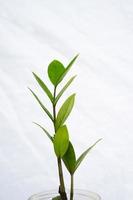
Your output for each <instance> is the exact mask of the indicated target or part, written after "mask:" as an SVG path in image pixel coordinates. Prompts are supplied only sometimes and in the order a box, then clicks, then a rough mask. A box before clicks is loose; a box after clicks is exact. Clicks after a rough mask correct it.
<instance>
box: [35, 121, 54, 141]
mask: <svg viewBox="0 0 133 200" xmlns="http://www.w3.org/2000/svg"><path fill="white" fill-rule="evenodd" d="M33 123H34V124H36V125H37V126H39V127H40V128H41V129H42V130H43V131H44V133H45V134H46V135H47V136H48V138H49V139H50V140H51V141H52V142H53V137H52V136H51V135H50V134H49V132H48V131H47V130H46V129H45V128H44V127H42V126H41V125H40V124H38V123H36V122H33Z"/></svg>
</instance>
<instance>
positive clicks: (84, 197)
mask: <svg viewBox="0 0 133 200" xmlns="http://www.w3.org/2000/svg"><path fill="white" fill-rule="evenodd" d="M58 195H59V194H58V193H57V191H55V190H52V191H44V192H41V193H39V194H34V195H32V196H31V197H30V198H29V199H28V200H52V198H54V197H56V196H58ZM67 197H68V200H69V199H70V198H69V193H68V194H67ZM74 200H101V197H100V196H99V195H98V194H96V193H94V192H90V191H86V190H75V192H74Z"/></svg>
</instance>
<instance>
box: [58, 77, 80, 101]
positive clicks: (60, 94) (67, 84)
mask: <svg viewBox="0 0 133 200" xmlns="http://www.w3.org/2000/svg"><path fill="white" fill-rule="evenodd" d="M75 77H76V76H73V77H72V78H71V79H70V80H69V81H68V82H67V83H66V85H65V86H64V87H63V88H62V89H61V91H60V92H59V94H58V95H57V97H56V99H55V102H54V104H55V105H56V103H57V102H58V100H59V99H60V97H61V96H62V94H63V93H64V92H65V90H66V89H67V88H68V86H69V85H70V84H71V83H72V81H73V80H74V79H75Z"/></svg>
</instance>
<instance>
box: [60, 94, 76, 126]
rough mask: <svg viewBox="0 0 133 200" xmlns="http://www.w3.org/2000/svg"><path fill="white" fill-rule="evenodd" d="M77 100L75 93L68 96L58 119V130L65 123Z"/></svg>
mask: <svg viewBox="0 0 133 200" xmlns="http://www.w3.org/2000/svg"><path fill="white" fill-rule="evenodd" d="M74 100H75V94H73V95H71V96H70V97H68V99H67V100H66V101H65V102H64V103H63V105H62V106H61V108H60V110H59V112H58V114H57V119H56V130H57V129H58V128H59V127H60V126H62V125H63V124H64V122H65V121H66V119H67V117H68V116H69V114H70V112H71V110H72V108H73V105H74Z"/></svg>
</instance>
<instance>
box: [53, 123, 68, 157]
mask: <svg viewBox="0 0 133 200" xmlns="http://www.w3.org/2000/svg"><path fill="white" fill-rule="evenodd" d="M53 142H54V150H55V154H56V156H57V157H58V158H62V157H63V156H64V154H65V153H66V151H67V148H68V145H69V135H68V130H67V127H66V126H65V125H64V126H62V127H60V128H59V129H58V130H57V132H56V134H55V136H54V140H53Z"/></svg>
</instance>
